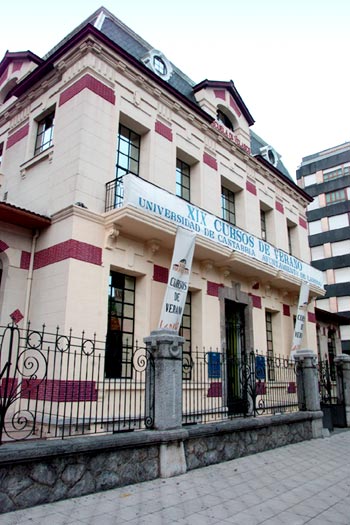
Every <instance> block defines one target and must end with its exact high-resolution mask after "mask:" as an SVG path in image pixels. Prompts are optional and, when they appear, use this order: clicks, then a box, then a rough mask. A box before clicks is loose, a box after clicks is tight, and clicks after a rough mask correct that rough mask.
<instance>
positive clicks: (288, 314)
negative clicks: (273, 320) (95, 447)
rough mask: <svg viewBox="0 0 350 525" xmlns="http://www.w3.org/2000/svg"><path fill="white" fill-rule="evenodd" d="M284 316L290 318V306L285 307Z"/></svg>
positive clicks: (285, 305)
mask: <svg viewBox="0 0 350 525" xmlns="http://www.w3.org/2000/svg"><path fill="white" fill-rule="evenodd" d="M283 315H286V316H287V317H290V306H289V304H284V305H283Z"/></svg>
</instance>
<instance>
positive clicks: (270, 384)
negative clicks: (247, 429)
mask: <svg viewBox="0 0 350 525" xmlns="http://www.w3.org/2000/svg"><path fill="white" fill-rule="evenodd" d="M297 410H298V399H297V388H296V370H295V365H294V363H293V362H291V361H290V360H289V359H288V358H286V357H281V356H274V357H267V356H265V355H262V354H260V353H259V352H251V353H249V354H243V355H242V356H241V357H239V358H227V357H226V355H225V354H224V353H222V352H218V351H217V352H214V351H212V350H210V351H208V352H207V351H205V350H201V351H199V350H198V349H196V350H195V351H193V352H192V353H184V355H183V422H184V424H193V423H208V422H211V421H220V420H224V419H228V418H234V417H247V416H258V415H263V414H276V413H283V412H294V411H297Z"/></svg>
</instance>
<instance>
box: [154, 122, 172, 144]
mask: <svg viewBox="0 0 350 525" xmlns="http://www.w3.org/2000/svg"><path fill="white" fill-rule="evenodd" d="M155 131H156V133H159V135H162V137H164V138H166V139H168V140H169V141H170V142H172V141H173V132H172V130H171V128H169V127H168V126H166V125H165V124H163V122H160V121H159V120H157V121H156V123H155Z"/></svg>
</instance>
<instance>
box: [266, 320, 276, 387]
mask: <svg viewBox="0 0 350 525" xmlns="http://www.w3.org/2000/svg"><path fill="white" fill-rule="evenodd" d="M265 325H266V348H267V377H268V380H269V381H274V380H275V363H274V352H273V335H272V313H271V312H268V311H266V312H265Z"/></svg>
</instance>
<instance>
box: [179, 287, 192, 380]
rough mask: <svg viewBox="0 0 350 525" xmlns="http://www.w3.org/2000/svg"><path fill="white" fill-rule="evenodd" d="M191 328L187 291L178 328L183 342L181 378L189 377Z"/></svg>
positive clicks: (190, 300) (190, 299) (189, 299)
mask: <svg viewBox="0 0 350 525" xmlns="http://www.w3.org/2000/svg"><path fill="white" fill-rule="evenodd" d="M191 328H192V295H191V292H188V293H187V297H186V303H185V307H184V312H183V316H182V320H181V326H180V330H179V335H181V337H184V339H185V342H184V346H183V364H184V366H183V369H182V370H183V372H182V378H183V379H191V368H190V366H189V365H190V363H191V343H192V341H191V335H192V334H191V332H192V330H191Z"/></svg>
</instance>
